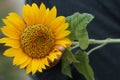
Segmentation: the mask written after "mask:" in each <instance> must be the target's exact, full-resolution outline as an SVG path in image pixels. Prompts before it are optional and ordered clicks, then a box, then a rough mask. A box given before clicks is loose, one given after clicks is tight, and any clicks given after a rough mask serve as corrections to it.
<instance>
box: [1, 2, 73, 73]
mask: <svg viewBox="0 0 120 80" xmlns="http://www.w3.org/2000/svg"><path fill="white" fill-rule="evenodd" d="M22 14H23V18H21V17H20V16H19V15H18V14H16V13H13V12H12V13H9V15H8V16H7V17H6V18H5V19H3V22H4V23H5V26H3V27H2V28H1V31H2V33H3V34H4V35H5V37H3V38H1V39H0V43H5V46H9V47H10V48H8V49H7V50H6V51H5V52H4V55H5V56H7V57H13V64H14V65H17V66H20V68H26V73H27V74H28V73H31V72H32V74H35V73H36V72H37V71H38V72H42V71H43V70H44V69H46V68H47V67H48V66H50V64H49V62H54V61H55V59H58V56H60V55H62V52H60V51H59V50H58V46H64V47H65V48H67V47H69V46H70V45H71V44H72V42H71V41H70V40H69V39H68V38H67V36H68V35H69V34H70V31H69V30H66V29H67V28H68V26H69V24H68V23H67V22H66V21H65V17H64V16H56V15H57V10H56V7H55V6H53V7H52V8H51V9H49V8H46V6H45V5H44V4H43V3H41V5H40V7H38V6H37V5H36V4H35V3H33V4H32V5H31V6H30V5H28V4H26V5H24V6H23V13H22Z"/></svg>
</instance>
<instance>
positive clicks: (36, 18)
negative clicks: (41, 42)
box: [31, 3, 40, 24]
mask: <svg viewBox="0 0 120 80" xmlns="http://www.w3.org/2000/svg"><path fill="white" fill-rule="evenodd" d="M31 8H32V11H33V14H34V16H33V17H34V24H39V19H40V14H39V8H38V6H37V4H35V3H33V4H32V7H31Z"/></svg>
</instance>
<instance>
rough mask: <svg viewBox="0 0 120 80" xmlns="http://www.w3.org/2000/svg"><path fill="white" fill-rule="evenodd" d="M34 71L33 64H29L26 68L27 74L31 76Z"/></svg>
mask: <svg viewBox="0 0 120 80" xmlns="http://www.w3.org/2000/svg"><path fill="white" fill-rule="evenodd" d="M31 71H32V63H30V64H28V66H27V68H26V74H29V73H30V72H31Z"/></svg>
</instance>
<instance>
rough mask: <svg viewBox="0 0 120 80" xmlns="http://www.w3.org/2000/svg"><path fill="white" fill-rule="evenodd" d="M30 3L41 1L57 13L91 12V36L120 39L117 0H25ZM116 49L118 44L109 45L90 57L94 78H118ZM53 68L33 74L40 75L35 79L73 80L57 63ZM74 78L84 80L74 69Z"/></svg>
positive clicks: (119, 66) (119, 57) (119, 55)
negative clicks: (55, 9)
mask: <svg viewBox="0 0 120 80" xmlns="http://www.w3.org/2000/svg"><path fill="white" fill-rule="evenodd" d="M33 2H35V3H37V4H38V5H40V3H41V2H43V3H45V4H46V5H47V6H48V7H52V6H54V5H55V6H56V7H57V9H58V15H64V16H68V15H72V14H73V13H74V12H80V13H90V14H92V15H94V16H95V19H94V20H93V21H92V22H91V23H90V24H89V25H88V28H87V29H88V33H89V37H90V38H94V39H106V38H120V1H119V0H27V3H29V4H32V3H33ZM90 47H92V46H90ZM119 48H120V44H108V45H106V46H105V47H104V48H101V49H99V50H97V51H95V52H93V53H92V54H91V55H90V56H89V57H90V65H91V66H92V68H93V70H94V73H95V80H120V49H119ZM54 69H55V70H56V72H55V70H54V71H52V70H48V71H45V72H44V73H43V74H40V73H38V74H36V77H38V78H39V79H38V80H41V79H43V80H54V79H56V77H60V76H61V77H63V78H62V79H58V80H72V79H69V78H67V77H65V76H63V75H61V73H60V71H59V70H58V69H60V67H59V64H58V65H57V66H55V67H54ZM45 76H46V77H47V78H46V77H45ZM51 76H53V77H51ZM73 77H74V78H73V80H84V79H83V77H81V76H80V75H79V74H78V73H77V72H76V71H75V70H74V69H73ZM56 80H57V79H56Z"/></svg>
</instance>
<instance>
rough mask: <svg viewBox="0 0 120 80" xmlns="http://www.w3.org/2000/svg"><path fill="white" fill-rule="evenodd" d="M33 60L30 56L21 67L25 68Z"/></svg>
mask: <svg viewBox="0 0 120 80" xmlns="http://www.w3.org/2000/svg"><path fill="white" fill-rule="evenodd" d="M31 61H32V58H30V57H29V58H28V60H26V61H25V62H24V63H22V64H21V65H20V68H21V69H22V68H25V67H26V66H27V65H28V64H30V63H31Z"/></svg>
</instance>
